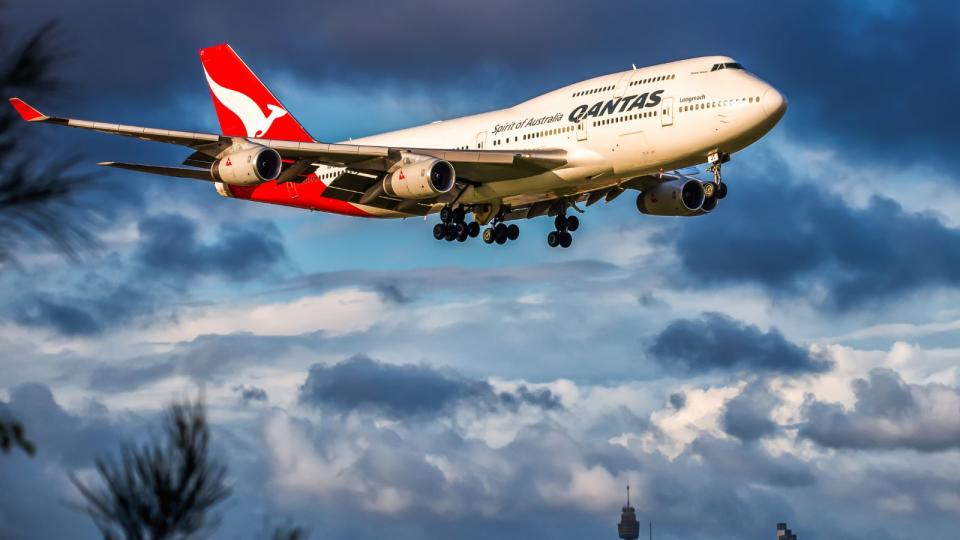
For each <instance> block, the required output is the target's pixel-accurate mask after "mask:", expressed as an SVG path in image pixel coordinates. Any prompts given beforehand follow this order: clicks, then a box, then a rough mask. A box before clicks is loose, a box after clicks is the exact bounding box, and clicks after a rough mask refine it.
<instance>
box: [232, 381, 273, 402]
mask: <svg viewBox="0 0 960 540" xmlns="http://www.w3.org/2000/svg"><path fill="white" fill-rule="evenodd" d="M233 391H234V392H236V393H237V395H238V397H239V398H240V401H241V402H242V403H243V404H245V405H246V404H249V403H251V402H253V401H259V402H264V401H267V391H266V390H264V389H263V388H259V387H256V386H247V385H239V386H234V387H233Z"/></svg>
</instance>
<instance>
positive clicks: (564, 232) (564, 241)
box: [547, 207, 580, 248]
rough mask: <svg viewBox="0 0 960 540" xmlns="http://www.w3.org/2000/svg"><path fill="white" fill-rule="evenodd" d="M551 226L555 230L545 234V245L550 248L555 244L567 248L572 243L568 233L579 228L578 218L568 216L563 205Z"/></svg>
mask: <svg viewBox="0 0 960 540" xmlns="http://www.w3.org/2000/svg"><path fill="white" fill-rule="evenodd" d="M553 226H554V227H555V228H556V230H555V231H551V232H550V234H548V235H547V245H548V246H550V247H552V248H555V247H557V246H560V247H562V248H568V247H570V244H572V243H573V235H572V234H570V233H572V232H574V231H576V230H577V229H579V228H580V218H578V217H577V216H568V215H567V209H566V207H564V208H562V209H561V211H560V213H559V214H557V217H556V218H554V220H553Z"/></svg>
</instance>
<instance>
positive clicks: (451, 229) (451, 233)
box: [444, 225, 457, 242]
mask: <svg viewBox="0 0 960 540" xmlns="http://www.w3.org/2000/svg"><path fill="white" fill-rule="evenodd" d="M444 230H445V231H446V234H445V236H444V238H446V239H447V242H453V241H454V240H456V239H457V226H456V225H446V226H444Z"/></svg>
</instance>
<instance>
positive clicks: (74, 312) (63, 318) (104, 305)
mask: <svg viewBox="0 0 960 540" xmlns="http://www.w3.org/2000/svg"><path fill="white" fill-rule="evenodd" d="M81 288H82V290H79V291H78V290H74V291H72V292H71V293H60V294H56V295H54V294H50V293H41V292H37V293H30V294H27V295H25V296H23V297H21V298H19V299H16V300H15V301H14V303H13V306H14V307H13V310H14V312H13V318H14V320H15V321H16V322H17V323H18V324H21V325H24V326H29V327H35V328H47V329H50V330H53V331H55V332H57V333H59V334H61V335H64V336H70V337H78V336H79V337H83V336H95V335H98V334H101V333H102V332H103V331H104V330H106V329H109V328H112V327H116V326H123V325H126V324H129V323H130V322H131V321H132V320H134V319H135V318H138V317H144V316H148V315H151V314H152V313H153V312H154V310H155V309H156V299H155V297H154V294H153V291H151V290H149V288H148V287H143V286H139V287H135V286H131V285H128V284H125V283H121V284H116V283H111V282H108V281H107V280H103V279H100V278H97V277H96V276H91V277H90V281H88V282H87V283H85V284H83V285H82V287H81ZM78 293H82V294H78Z"/></svg>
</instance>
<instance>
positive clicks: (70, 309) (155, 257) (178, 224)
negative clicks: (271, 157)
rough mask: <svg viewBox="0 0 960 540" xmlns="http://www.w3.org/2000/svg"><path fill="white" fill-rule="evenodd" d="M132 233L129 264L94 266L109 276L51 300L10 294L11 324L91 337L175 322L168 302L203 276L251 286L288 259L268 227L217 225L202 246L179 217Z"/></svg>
mask: <svg viewBox="0 0 960 540" xmlns="http://www.w3.org/2000/svg"><path fill="white" fill-rule="evenodd" d="M139 229H140V242H139V244H138V245H137V247H136V248H135V249H134V250H133V252H132V254H131V262H128V261H127V260H126V259H125V258H124V257H121V256H120V255H119V254H110V255H108V256H107V257H106V258H105V259H102V260H99V263H100V265H101V266H102V267H108V268H109V269H110V271H111V272H112V273H109V274H108V273H106V272H96V271H90V272H86V273H84V274H82V277H80V278H77V276H76V275H74V276H70V279H71V281H70V282H57V284H56V285H57V286H58V287H60V289H61V290H60V291H58V292H57V293H56V294H54V293H52V292H39V291H29V292H26V291H25V292H24V294H22V295H21V296H19V297H18V296H13V301H12V302H11V303H10V305H9V306H8V307H7V309H8V310H9V311H10V313H11V315H12V318H13V319H14V320H15V321H16V322H17V323H18V324H21V325H24V326H29V327H34V328H47V329H50V330H53V331H55V332H57V333H59V334H61V335H64V336H71V337H76V336H80V337H83V336H96V335H99V334H102V333H104V332H106V331H109V330H112V329H115V328H118V327H125V326H129V325H132V324H150V323H151V322H153V321H154V320H155V319H159V318H168V317H172V316H174V315H173V314H172V312H175V311H176V305H175V304H176V302H175V301H176V300H178V299H179V298H181V297H182V296H184V295H186V294H187V293H188V292H189V291H190V290H191V288H193V287H195V286H196V285H197V284H198V282H199V281H200V280H201V279H203V278H206V277H215V278H220V279H224V280H228V281H229V282H232V283H236V282H246V281H250V280H255V279H258V278H262V277H264V276H265V275H268V274H271V273H272V272H273V271H274V270H275V269H276V267H277V266H278V265H279V264H280V263H282V262H284V261H285V260H286V258H287V255H286V249H285V248H284V244H283V238H282V234H281V233H280V231H279V229H277V227H276V226H275V225H274V224H273V223H272V222H268V221H261V220H254V221H245V222H242V223H239V224H224V225H220V226H218V227H217V230H216V232H215V234H214V235H212V236H213V237H212V238H211V239H210V240H206V241H204V240H201V238H200V236H201V235H200V233H201V230H200V226H199V225H198V224H197V223H196V222H194V221H192V220H190V219H188V218H186V217H184V216H182V215H179V214H163V215H159V216H153V217H148V218H145V219H143V220H142V221H140V226H139ZM73 278H77V279H75V280H74V279H73ZM171 285H173V286H172V287H171Z"/></svg>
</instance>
